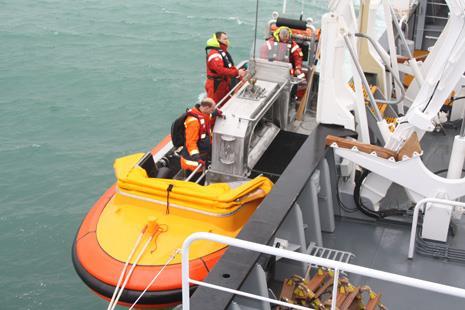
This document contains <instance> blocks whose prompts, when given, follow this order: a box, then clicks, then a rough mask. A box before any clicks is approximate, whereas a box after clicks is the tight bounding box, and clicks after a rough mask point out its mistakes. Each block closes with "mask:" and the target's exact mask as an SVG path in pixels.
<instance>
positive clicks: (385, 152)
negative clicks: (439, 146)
mask: <svg viewBox="0 0 465 310" xmlns="http://www.w3.org/2000/svg"><path fill="white" fill-rule="evenodd" d="M333 144H336V145H337V147H340V148H344V149H352V148H354V147H355V148H357V149H358V151H360V152H363V153H368V154H372V153H375V154H376V156H378V157H381V158H384V159H391V158H394V160H396V161H402V160H404V159H405V158H412V157H413V156H414V155H415V154H422V152H423V151H422V149H421V146H420V142H419V141H418V136H417V134H416V133H415V132H414V133H413V134H412V135H411V136H410V138H408V139H407V141H406V142H405V143H404V145H403V146H402V148H401V149H400V150H399V152H394V151H393V150H390V149H387V148H384V147H381V146H378V145H373V144H368V143H362V142H360V141H357V140H350V139H345V138H341V137H336V136H333V135H328V136H327V137H326V145H328V146H332V145H333Z"/></svg>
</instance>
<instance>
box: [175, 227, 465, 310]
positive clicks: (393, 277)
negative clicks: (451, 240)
mask: <svg viewBox="0 0 465 310" xmlns="http://www.w3.org/2000/svg"><path fill="white" fill-rule="evenodd" d="M195 240H210V241H214V242H219V243H222V244H227V245H230V246H235V247H239V248H243V249H247V250H252V251H256V252H260V253H264V254H269V255H275V256H280V257H285V258H288V259H293V260H297V261H300V262H304V263H307V264H314V265H319V266H323V267H327V268H330V269H333V270H334V285H333V291H332V302H331V309H332V310H335V309H336V296H337V283H338V281H339V272H340V271H345V272H350V273H355V274H359V275H362V276H366V277H371V278H375V279H379V280H384V281H389V282H394V283H398V284H401V285H406V286H411V287H416V288H420V289H424V290H429V291H433V292H437V293H441V294H445V295H450V296H456V297H460V298H464V299H465V289H461V288H457V287H453V286H448V285H443V284H438V283H434V282H429V281H424V280H420V279H415V278H410V277H406V276H401V275H397V274H394V273H389V272H384V271H380V270H375V269H370V268H365V267H361V266H357V265H352V264H347V263H342V262H338V261H334V260H329V259H325V258H321V257H316V256H311V255H306V254H302V253H297V252H292V251H288V250H283V249H278V248H275V247H271V246H268V245H263V244H258V243H253V242H250V241H245V240H240V239H235V238H230V237H226V236H221V235H217V234H212V233H206V232H197V233H193V234H192V235H190V236H189V237H188V238H187V239H186V240H185V241H184V243H183V246H182V309H183V310H189V309H190V295H189V285H190V284H196V285H198V286H205V287H208V288H212V289H217V290H220V291H223V292H228V293H232V294H236V295H240V296H245V297H249V298H253V299H257V300H262V301H266V302H269V303H272V304H277V305H282V306H286V307H290V308H293V309H310V308H306V307H302V306H299V305H294V304H289V303H286V302H282V301H279V300H276V299H271V298H267V297H263V296H260V295H255V294H250V293H246V292H242V291H238V290H234V289H229V288H225V287H222V286H219V285H215V284H211V283H207V282H203V281H197V280H194V279H191V278H190V273H189V247H190V245H191V244H192V242H193V241H195Z"/></svg>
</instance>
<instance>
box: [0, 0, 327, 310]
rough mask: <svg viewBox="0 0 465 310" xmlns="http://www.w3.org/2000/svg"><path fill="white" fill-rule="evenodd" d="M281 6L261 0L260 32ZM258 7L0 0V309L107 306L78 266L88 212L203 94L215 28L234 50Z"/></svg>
mask: <svg viewBox="0 0 465 310" xmlns="http://www.w3.org/2000/svg"><path fill="white" fill-rule="evenodd" d="M325 6H326V1H324V0H319V1H306V2H305V6H304V9H305V12H306V15H310V16H314V17H315V18H316V19H317V20H319V19H320V15H321V13H322V11H323V8H324V7H325ZM281 8H282V2H281V1H279V0H273V1H272V0H266V1H265V0H260V10H259V22H258V25H259V28H258V37H262V36H263V33H264V25H265V22H266V21H267V20H268V19H269V18H270V17H271V12H272V11H280V10H281ZM288 9H289V12H290V13H291V15H292V16H294V17H296V16H298V14H297V12H300V10H301V2H300V1H292V0H289V1H288ZM292 13H293V14H292ZM254 19H255V2H254V1H246V0H236V1H226V0H217V1H206V0H196V1H180V0H153V1H149V0H133V1H129V0H127V1H122V0H112V1H110V0H81V1H79V0H0V173H1V177H0V309H95V308H100V309H104V308H105V307H106V303H105V302H104V301H102V300H101V299H100V298H98V297H96V296H95V295H94V294H92V293H91V292H90V290H89V289H88V288H87V287H86V286H85V285H84V284H83V283H82V282H81V281H80V279H79V278H78V276H77V275H76V273H75V272H74V269H73V266H72V262H71V245H72V242H73V239H74V236H75V233H76V231H77V229H78V227H79V225H80V223H81V221H82V219H83V217H84V216H85V214H86V213H87V212H88V210H89V209H90V208H91V206H92V205H93V203H94V202H95V201H96V200H97V199H98V197H99V196H100V195H101V194H102V193H103V192H104V191H105V189H106V188H108V187H109V186H110V185H111V184H113V183H114V181H115V180H114V176H113V167H112V164H113V160H114V159H115V158H117V157H120V156H124V155H127V154H130V153H134V152H145V151H147V150H149V149H150V148H152V147H153V146H154V145H155V144H157V143H158V142H159V141H160V140H161V139H162V138H163V137H164V136H165V135H166V134H167V133H168V131H169V127H170V124H171V122H172V120H173V119H174V118H175V117H176V116H177V115H178V114H180V113H181V112H182V111H183V110H184V109H185V108H186V107H188V106H190V105H192V104H193V103H194V102H195V101H197V99H198V98H199V95H201V94H202V92H203V91H204V90H203V85H204V80H205V52H204V44H205V41H206V40H207V39H208V38H209V37H210V35H211V33H212V32H214V31H218V30H224V31H227V32H228V33H229V35H230V38H231V43H232V47H231V49H230V52H231V54H232V55H233V57H234V59H235V61H236V62H239V61H240V60H242V59H246V58H248V55H249V53H250V48H251V43H252V42H253V39H254V32H253V28H254V24H255V21H254Z"/></svg>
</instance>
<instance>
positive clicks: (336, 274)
mask: <svg viewBox="0 0 465 310" xmlns="http://www.w3.org/2000/svg"><path fill="white" fill-rule="evenodd" d="M333 278H334V279H333V293H332V297H331V310H336V302H337V284H338V283H339V268H336V269H334V276H333Z"/></svg>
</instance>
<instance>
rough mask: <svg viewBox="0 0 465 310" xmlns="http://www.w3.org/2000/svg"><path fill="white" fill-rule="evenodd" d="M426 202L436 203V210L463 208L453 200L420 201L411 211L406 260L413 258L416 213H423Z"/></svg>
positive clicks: (462, 205)
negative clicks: (410, 228)
mask: <svg viewBox="0 0 465 310" xmlns="http://www.w3.org/2000/svg"><path fill="white" fill-rule="evenodd" d="M428 202H433V203H437V204H435V205H434V206H435V207H436V208H442V209H450V208H451V207H461V208H465V203H463V202H458V201H453V200H445V199H438V198H425V199H422V200H420V201H419V202H418V203H417V204H416V206H415V209H414V210H413V219H412V230H411V231H410V244H409V247H408V258H409V259H412V258H413V253H414V251H415V238H416V234H417V225H418V213H419V212H420V210H421V211H422V212H424V209H425V206H426V204H427V203H428Z"/></svg>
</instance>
